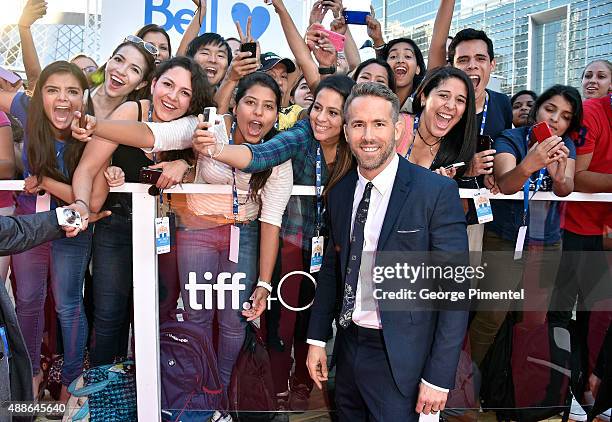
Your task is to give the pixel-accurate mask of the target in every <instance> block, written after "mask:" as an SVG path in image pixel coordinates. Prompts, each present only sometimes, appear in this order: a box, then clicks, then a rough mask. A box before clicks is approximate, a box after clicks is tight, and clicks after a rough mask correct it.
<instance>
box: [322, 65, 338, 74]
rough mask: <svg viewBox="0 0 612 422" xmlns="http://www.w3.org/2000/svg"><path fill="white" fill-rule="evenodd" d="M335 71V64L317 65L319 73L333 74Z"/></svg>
mask: <svg viewBox="0 0 612 422" xmlns="http://www.w3.org/2000/svg"><path fill="white" fill-rule="evenodd" d="M334 73H336V66H330V67H319V75H333V74H334Z"/></svg>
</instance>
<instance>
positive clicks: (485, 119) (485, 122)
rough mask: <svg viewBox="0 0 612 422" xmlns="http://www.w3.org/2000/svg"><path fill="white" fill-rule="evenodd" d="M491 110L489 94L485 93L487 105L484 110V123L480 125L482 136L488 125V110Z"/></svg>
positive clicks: (485, 104)
mask: <svg viewBox="0 0 612 422" xmlns="http://www.w3.org/2000/svg"><path fill="white" fill-rule="evenodd" d="M488 109H489V93H488V92H487V91H485V103H484V107H483V109H482V122H481V123H480V135H484V130H485V126H486V124H487V110H488Z"/></svg>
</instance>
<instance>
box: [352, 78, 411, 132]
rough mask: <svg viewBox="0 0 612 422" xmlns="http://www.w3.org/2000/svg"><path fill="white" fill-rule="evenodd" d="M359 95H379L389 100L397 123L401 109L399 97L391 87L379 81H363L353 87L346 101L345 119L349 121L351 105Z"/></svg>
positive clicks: (393, 117)
mask: <svg viewBox="0 0 612 422" xmlns="http://www.w3.org/2000/svg"><path fill="white" fill-rule="evenodd" d="M359 97H378V98H382V99H383V100H387V101H389V102H390V103H391V107H392V110H393V115H392V120H393V123H397V120H398V119H399V111H400V102H399V98H398V97H397V95H395V93H394V92H393V91H391V89H390V88H389V87H387V86H386V85H383V84H381V83H378V82H363V83H359V84H355V85H354V86H353V89H351V95H349V96H348V98H347V99H346V102H345V103H344V118H345V121H348V109H349V106H350V105H351V103H352V102H353V100H354V99H356V98H359Z"/></svg>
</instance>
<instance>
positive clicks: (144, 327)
mask: <svg viewBox="0 0 612 422" xmlns="http://www.w3.org/2000/svg"><path fill="white" fill-rule="evenodd" d="M23 184H24V182H23V180H6V181H0V191H2V190H8V191H21V190H22V189H23ZM148 189H149V185H143V184H139V183H126V184H125V185H123V186H121V187H118V188H113V189H112V191H113V192H122V193H126V194H127V193H131V194H132V213H133V214H134V215H136V216H138V218H134V219H132V234H133V237H132V239H133V240H132V254H133V280H134V333H135V335H134V340H135V354H136V356H135V359H136V362H137V370H136V389H137V393H138V420H140V421H147V422H149V421H160V420H161V382H160V381H161V380H160V374H159V370H160V366H159V364H160V363H159V315H158V310H159V309H158V280H157V255H156V253H155V223H154V218H155V212H156V203H157V199H156V197H154V196H151V195H149V194H148ZM459 191H460V196H461V197H462V198H472V197H473V195H474V193H475V192H476V190H471V189H460V190H459ZM164 192H166V193H176V194H185V193H203V194H213V193H216V194H219V193H227V194H230V195H231V193H232V191H231V186H228V185H201V184H184V185H181V186H177V187H175V188H173V189H168V190H166V191H164ZM242 193H247V192H242ZM314 194H315V188H314V186H294V187H293V191H292V195H296V196H312V195H314ZM491 199H519V200H522V199H523V193H522V192H519V193H516V194H514V195H501V194H500V195H493V196H491ZM533 200H534V201H550V200H552V201H563V202H569V201H581V202H612V193H595V194H591V193H580V192H574V193H571V194H570V195H568V196H566V197H564V198H560V197H558V196H556V195H555V194H553V193H551V192H538V193H536V194H535V196H534V197H533Z"/></svg>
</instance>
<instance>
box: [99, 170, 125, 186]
mask: <svg viewBox="0 0 612 422" xmlns="http://www.w3.org/2000/svg"><path fill="white" fill-rule="evenodd" d="M104 177H105V178H106V183H107V184H108V187H110V188H116V187H117V186H121V185H123V184H124V183H125V173H124V172H123V170H122V169H121V167H117V166H109V167H107V168H106V170H104Z"/></svg>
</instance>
